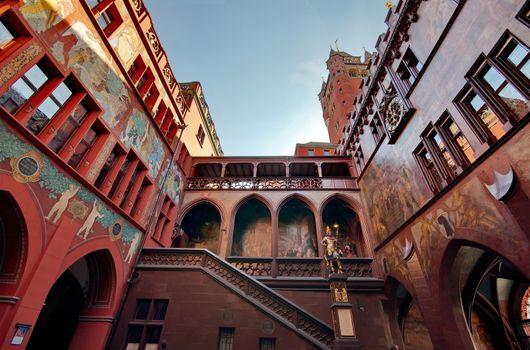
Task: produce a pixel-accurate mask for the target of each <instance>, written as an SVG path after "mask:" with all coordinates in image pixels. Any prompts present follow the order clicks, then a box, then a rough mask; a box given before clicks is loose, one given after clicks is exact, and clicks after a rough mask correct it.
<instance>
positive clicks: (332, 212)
mask: <svg viewBox="0 0 530 350" xmlns="http://www.w3.org/2000/svg"><path fill="white" fill-rule="evenodd" d="M321 217H322V226H323V227H326V231H327V227H329V228H330V230H331V232H332V233H333V234H334V235H335V237H336V239H337V243H338V246H339V247H340V248H341V249H342V251H343V253H344V255H345V257H359V256H368V255H369V254H368V253H367V247H366V243H365V240H364V235H363V231H362V227H361V218H360V216H359V215H358V214H357V212H355V211H354V210H353V208H352V207H351V206H350V205H349V203H347V202H346V201H344V200H343V199H342V198H339V197H338V196H336V197H331V198H329V199H328V201H327V202H326V204H325V205H324V206H323V207H322V209H321Z"/></svg>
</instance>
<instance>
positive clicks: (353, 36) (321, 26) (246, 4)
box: [144, 0, 387, 156]
mask: <svg viewBox="0 0 530 350" xmlns="http://www.w3.org/2000/svg"><path fill="white" fill-rule="evenodd" d="M144 2H145V4H146V6H147V8H148V10H149V12H150V13H151V16H152V18H153V21H154V23H155V28H156V30H157V33H158V35H159V37H160V40H161V41H162V45H163V47H164V49H165V51H166V53H167V54H168V56H169V60H170V63H171V67H172V69H173V72H174V73H175V76H176V78H177V80H178V81H181V82H187V81H200V82H201V84H202V86H203V90H204V95H205V97H206V101H207V102H208V105H209V107H210V113H211V115H212V117H213V120H214V122H215V125H216V129H217V132H218V135H219V138H220V139H221V145H222V147H223V151H224V153H225V155H227V156H239V155H292V154H294V148H295V144H296V143H297V142H302V143H303V142H308V141H329V140H328V136H327V132H326V129H325V125H324V122H323V119H322V110H321V108H320V102H319V100H318V96H317V94H318V92H319V91H320V87H321V84H322V77H324V78H326V77H327V70H326V66H325V61H326V60H327V58H328V55H329V46H330V44H333V46H334V47H335V44H334V42H335V40H337V39H338V46H339V49H340V50H342V51H346V52H349V53H351V54H353V55H360V54H362V52H363V47H365V48H366V49H367V50H369V51H373V50H374V45H375V41H376V39H377V36H378V35H379V34H380V33H383V32H384V31H386V25H385V24H384V22H383V21H384V18H385V15H386V12H387V9H386V7H385V3H386V0H328V1H326V0H145V1H144Z"/></svg>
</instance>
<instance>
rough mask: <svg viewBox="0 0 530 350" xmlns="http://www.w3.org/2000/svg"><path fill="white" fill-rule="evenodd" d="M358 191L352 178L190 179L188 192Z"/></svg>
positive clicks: (187, 187) (187, 185)
mask: <svg viewBox="0 0 530 350" xmlns="http://www.w3.org/2000/svg"><path fill="white" fill-rule="evenodd" d="M330 188H335V189H357V181H356V180H355V179H352V178H320V177H234V178H229V177H225V178H220V177H211V178H205V177H189V178H188V181H187V184H186V189H187V190H254V191H256V190H318V189H330Z"/></svg>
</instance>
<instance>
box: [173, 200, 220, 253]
mask: <svg viewBox="0 0 530 350" xmlns="http://www.w3.org/2000/svg"><path fill="white" fill-rule="evenodd" d="M181 227H182V231H183V232H182V234H181V235H180V236H178V237H177V238H176V240H175V242H174V243H173V246H174V247H178V248H204V249H208V250H210V251H212V252H214V253H217V249H218V246H219V234H220V232H221V214H219V211H218V210H217V208H216V207H214V206H213V205H212V204H210V203H206V202H203V203H200V204H198V205H196V206H195V207H194V208H193V209H191V210H190V211H189V212H188V213H187V214H186V216H184V219H183V220H182V224H181Z"/></svg>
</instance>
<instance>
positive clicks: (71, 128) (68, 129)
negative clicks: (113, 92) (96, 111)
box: [48, 103, 88, 153]
mask: <svg viewBox="0 0 530 350" xmlns="http://www.w3.org/2000/svg"><path fill="white" fill-rule="evenodd" d="M87 114H88V109H87V108H86V107H85V105H84V104H83V103H81V104H79V105H77V107H76V108H75V109H74V111H73V112H72V113H70V115H69V116H68V118H67V119H66V120H65V121H64V123H63V125H61V127H60V128H59V130H57V134H55V137H54V138H53V139H52V141H51V142H50V144H49V145H48V146H49V147H50V148H51V149H52V150H53V151H54V152H55V153H58V152H59V151H60V150H61V148H62V147H63V146H64V144H65V143H66V141H68V139H69V138H70V136H72V134H73V133H74V132H75V131H76V130H77V129H79V127H80V126H81V123H82V122H83V120H85V118H86V116H87Z"/></svg>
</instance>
